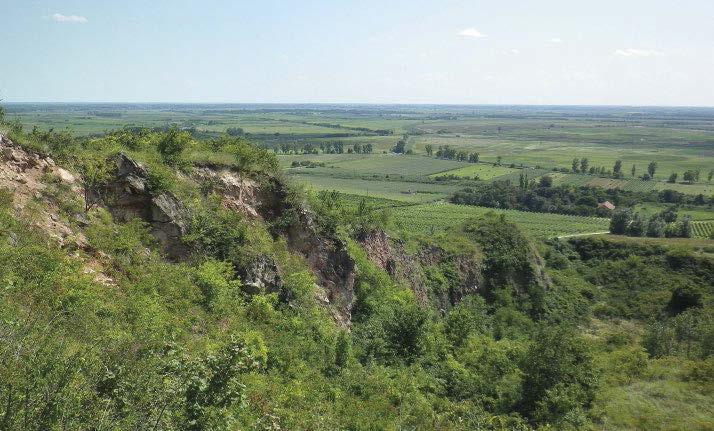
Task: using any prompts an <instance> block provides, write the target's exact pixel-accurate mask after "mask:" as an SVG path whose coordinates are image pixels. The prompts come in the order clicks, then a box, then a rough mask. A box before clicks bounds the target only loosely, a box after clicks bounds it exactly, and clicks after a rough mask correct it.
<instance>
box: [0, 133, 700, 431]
mask: <svg viewBox="0 0 714 431" xmlns="http://www.w3.org/2000/svg"><path fill="white" fill-rule="evenodd" d="M306 126H308V125H306ZM310 127H326V126H314V125H310ZM348 130H352V129H348ZM370 133H371V132H370ZM0 155H1V157H2V160H0V287H1V289H0V340H2V342H1V343H0V400H1V402H0V429H17V430H20V429H23V430H25V429H36V430H45V429H95V430H104V429H107V430H109V429H112V430H114V429H155V430H159V429H162V430H181V429H186V430H217V429H261V430H277V429H286V430H292V429H313V430H334V429H352V430H367V429H424V430H431V429H441V430H467V429H487V430H535V429H539V430H548V429H565V430H567V429H602V430H604V429H608V430H612V429H622V430H624V429H648V430H653V429H663V430H664V429H678V428H679V429H690V430H706V429H711V424H712V423H714V409H713V408H712V406H713V405H714V402H712V401H714V345H713V344H712V340H714V307H713V304H712V299H713V298H714V277H713V276H712V274H714V260H713V259H712V258H711V257H710V254H708V253H710V252H711V251H708V252H694V251H692V250H690V249H686V248H677V247H671V246H670V245H668V244H665V243H662V244H659V243H642V242H634V241H616V240H611V239H608V238H581V237H573V238H567V239H561V240H558V239H547V238H551V237H552V236H553V235H550V232H548V235H545V234H544V235H538V232H539V231H540V230H538V229H540V228H534V229H535V230H531V231H526V230H521V228H519V226H518V225H517V224H514V223H513V222H511V221H510V220H509V218H508V217H507V216H506V215H505V214H504V213H503V212H501V213H496V212H490V211H487V212H479V213H473V215H471V214H469V215H464V216H461V215H458V217H457V216H454V218H453V219H450V220H452V221H450V222H449V223H448V226H447V225H446V224H447V223H446V222H444V221H443V220H441V219H445V217H446V216H445V215H444V216H443V217H439V216H437V218H440V221H439V222H440V223H441V224H443V225H444V226H442V229H440V230H439V231H438V232H434V231H431V232H430V231H428V230H427V229H416V230H415V231H414V232H413V233H412V234H409V235H406V234H404V233H403V230H402V229H400V228H399V225H400V224H401V225H403V224H405V223H426V222H421V221H419V220H420V219H419V218H418V217H417V216H416V215H411V216H410V215H409V213H406V212H403V213H401V214H402V215H401V216H400V217H401V218H398V220H396V222H395V220H394V217H393V216H392V214H390V211H389V209H388V208H382V207H377V206H376V205H375V204H372V203H370V202H369V201H367V200H358V201H356V202H355V201H353V200H349V199H347V198H346V197H345V196H344V195H341V194H340V193H337V192H331V191H322V192H319V193H314V192H310V191H305V190H303V189H302V188H301V187H300V186H299V185H298V184H296V183H293V182H292V180H291V179H290V177H288V176H286V175H284V174H283V172H282V169H281V166H280V163H279V161H278V159H277V158H276V156H275V155H273V154H272V153H269V152H268V151H266V150H263V149H261V148H258V147H256V146H254V145H253V144H252V143H250V142H249V141H248V140H247V139H246V138H245V137H235V136H233V137H231V136H227V135H222V136H219V137H210V138H204V137H201V136H196V135H192V134H190V133H188V132H186V131H181V130H179V129H176V128H171V129H168V130H149V129H143V128H136V129H128V128H127V129H122V130H118V131H114V132H108V133H104V134H101V135H96V136H91V137H76V136H73V135H71V134H70V133H68V132H54V131H48V132H42V131H38V130H34V131H32V132H30V133H25V132H24V131H23V130H22V127H19V126H16V127H14V128H13V127H12V126H10V125H5V126H1V127H0ZM422 206H423V207H424V208H421V207H422ZM417 207H419V208H418V210H419V211H421V212H428V211H429V207H430V205H419V206H414V207H410V208H413V209H412V211H417V210H415V209H414V208H417ZM453 207H456V206H455V205H453V206H451V205H450V206H449V207H446V208H447V209H448V208H453ZM422 210H423V211H422ZM415 214H417V215H418V211H417V212H415ZM524 214H527V213H524ZM561 217H562V220H569V219H568V218H566V216H561ZM558 220H561V219H558ZM578 220H579V219H578ZM579 223H580V222H579ZM591 223H592V225H593V226H595V227H598V226H600V222H599V221H598V220H597V219H595V220H594V221H591ZM524 231H525V233H524ZM653 406H656V407H653Z"/></svg>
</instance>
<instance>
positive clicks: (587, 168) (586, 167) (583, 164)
mask: <svg viewBox="0 0 714 431" xmlns="http://www.w3.org/2000/svg"><path fill="white" fill-rule="evenodd" d="M622 169H623V163H622V160H619V159H618V160H615V164H614V165H613V166H612V169H608V168H607V167H605V166H595V165H591V164H590V161H589V160H588V158H587V157H583V158H581V159H579V158H577V157H576V158H573V161H572V163H571V164H570V169H568V168H565V167H559V168H553V170H554V171H559V172H564V173H568V172H572V173H574V174H590V175H599V176H601V177H612V178H623V177H624V176H625V173H624V172H623V170H622ZM656 171H657V162H650V164H649V165H648V166H647V172H645V173H644V174H642V177H641V178H642V179H643V180H645V181H647V180H650V179H652V178H653V177H654V174H655V172H656ZM636 173H637V166H635V165H632V167H631V168H630V175H631V176H632V177H635V175H636Z"/></svg>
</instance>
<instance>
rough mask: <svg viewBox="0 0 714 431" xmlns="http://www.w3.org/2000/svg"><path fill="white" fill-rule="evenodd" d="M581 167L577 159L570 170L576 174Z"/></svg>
mask: <svg viewBox="0 0 714 431" xmlns="http://www.w3.org/2000/svg"><path fill="white" fill-rule="evenodd" d="M579 165H580V161H579V160H578V159H577V158H574V159H573V164H572V166H571V167H570V170H571V171H573V172H574V173H578V166H579Z"/></svg>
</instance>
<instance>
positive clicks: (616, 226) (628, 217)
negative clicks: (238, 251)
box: [610, 208, 632, 235]
mask: <svg viewBox="0 0 714 431" xmlns="http://www.w3.org/2000/svg"><path fill="white" fill-rule="evenodd" d="M631 221H632V211H630V210H629V209H627V208H625V209H618V210H616V211H615V212H614V213H613V214H612V218H611V219H610V233H613V234H616V235H624V234H625V233H626V232H627V229H628V228H629V226H630V222H631Z"/></svg>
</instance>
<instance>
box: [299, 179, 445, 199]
mask: <svg viewBox="0 0 714 431" xmlns="http://www.w3.org/2000/svg"><path fill="white" fill-rule="evenodd" d="M291 177H292V178H293V179H294V180H295V181H297V182H298V183H300V184H304V185H305V186H306V187H307V188H310V189H313V190H336V191H338V192H341V193H346V194H352V195H359V196H367V197H374V198H385V199H392V200H397V201H405V202H432V201H437V200H441V199H445V198H446V197H447V196H448V195H449V194H450V193H452V192H454V191H455V190H457V189H458V187H454V186H448V185H442V184H421V183H413V182H406V181H370V180H363V179H353V178H334V177H329V176H319V175H308V174H296V175H293V176H291Z"/></svg>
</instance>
